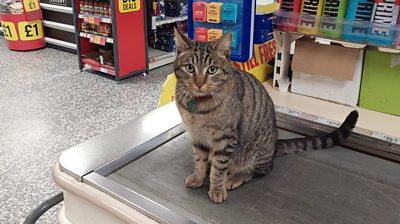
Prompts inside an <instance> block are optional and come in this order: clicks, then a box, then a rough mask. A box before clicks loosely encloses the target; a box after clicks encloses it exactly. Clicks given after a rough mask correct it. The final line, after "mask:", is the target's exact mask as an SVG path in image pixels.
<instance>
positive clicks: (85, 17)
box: [78, 14, 112, 25]
mask: <svg viewBox="0 0 400 224" xmlns="http://www.w3.org/2000/svg"><path fill="white" fill-rule="evenodd" d="M78 17H79V18H80V19H83V22H85V23H90V21H93V23H94V24H96V25H99V24H100V22H101V23H110V24H111V23H112V21H111V18H106V17H101V16H92V15H84V14H79V15H78ZM90 17H92V19H91V18H90Z"/></svg>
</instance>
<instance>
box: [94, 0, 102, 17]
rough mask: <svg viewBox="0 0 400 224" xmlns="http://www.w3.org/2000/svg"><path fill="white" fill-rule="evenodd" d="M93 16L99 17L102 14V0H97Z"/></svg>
mask: <svg viewBox="0 0 400 224" xmlns="http://www.w3.org/2000/svg"><path fill="white" fill-rule="evenodd" d="M93 15H95V16H99V15H101V14H100V0H95V1H94V3H93Z"/></svg>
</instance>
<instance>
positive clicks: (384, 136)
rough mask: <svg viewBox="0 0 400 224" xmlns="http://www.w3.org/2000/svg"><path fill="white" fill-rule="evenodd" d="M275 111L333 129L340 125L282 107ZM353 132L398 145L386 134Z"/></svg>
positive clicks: (362, 131)
mask: <svg viewBox="0 0 400 224" xmlns="http://www.w3.org/2000/svg"><path fill="white" fill-rule="evenodd" d="M275 111H277V112H280V113H283V114H287V115H290V116H294V117H299V118H302V119H305V120H308V121H313V122H317V123H319V124H323V125H327V126H331V127H334V128H338V127H340V125H341V124H342V123H341V122H339V121H335V120H331V119H328V118H324V117H320V116H316V115H313V114H308V113H304V112H301V111H297V110H295V109H291V108H287V107H282V106H275ZM354 132H355V133H357V134H361V135H364V136H368V137H372V138H375V139H379V140H383V141H385V142H388V143H391V144H398V145H400V138H398V137H395V136H391V135H387V134H384V133H381V132H377V131H372V130H368V129H364V128H359V127H356V128H355V129H354Z"/></svg>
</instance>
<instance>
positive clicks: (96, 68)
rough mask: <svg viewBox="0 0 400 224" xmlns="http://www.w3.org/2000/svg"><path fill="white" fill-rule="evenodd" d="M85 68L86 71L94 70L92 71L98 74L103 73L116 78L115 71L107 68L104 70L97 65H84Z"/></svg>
mask: <svg viewBox="0 0 400 224" xmlns="http://www.w3.org/2000/svg"><path fill="white" fill-rule="evenodd" d="M83 67H84V68H86V69H92V70H95V71H98V72H103V73H106V74H109V75H113V76H115V70H112V69H107V68H103V67H100V66H96V65H90V64H84V65H83Z"/></svg>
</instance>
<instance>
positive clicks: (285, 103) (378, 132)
mask: <svg viewBox="0 0 400 224" xmlns="http://www.w3.org/2000/svg"><path fill="white" fill-rule="evenodd" d="M264 87H265V88H266V89H267V91H268V93H269V95H270V96H271V98H272V100H273V101H274V103H275V106H276V107H277V108H276V110H277V111H280V112H284V113H287V114H289V115H292V116H295V117H299V118H303V119H306V120H311V121H314V122H317V123H323V124H327V125H330V126H333V127H337V126H338V124H341V122H342V121H343V120H344V119H345V118H346V116H347V115H348V114H349V113H350V112H351V111H352V110H354V109H357V111H358V112H359V119H358V122H357V128H356V129H355V132H356V133H359V134H362V135H366V136H370V137H373V138H376V139H380V140H384V141H387V142H389V143H395V144H398V145H400V128H399V127H400V116H395V115H389V114H384V113H380V112H375V111H371V110H367V109H363V108H359V107H356V108H353V107H350V106H345V105H341V104H336V103H333V102H329V101H325V100H320V99H317V98H312V97H308V96H303V95H299V94H294V93H290V92H287V93H283V92H279V90H277V89H275V88H272V84H271V83H270V82H265V83H264Z"/></svg>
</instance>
